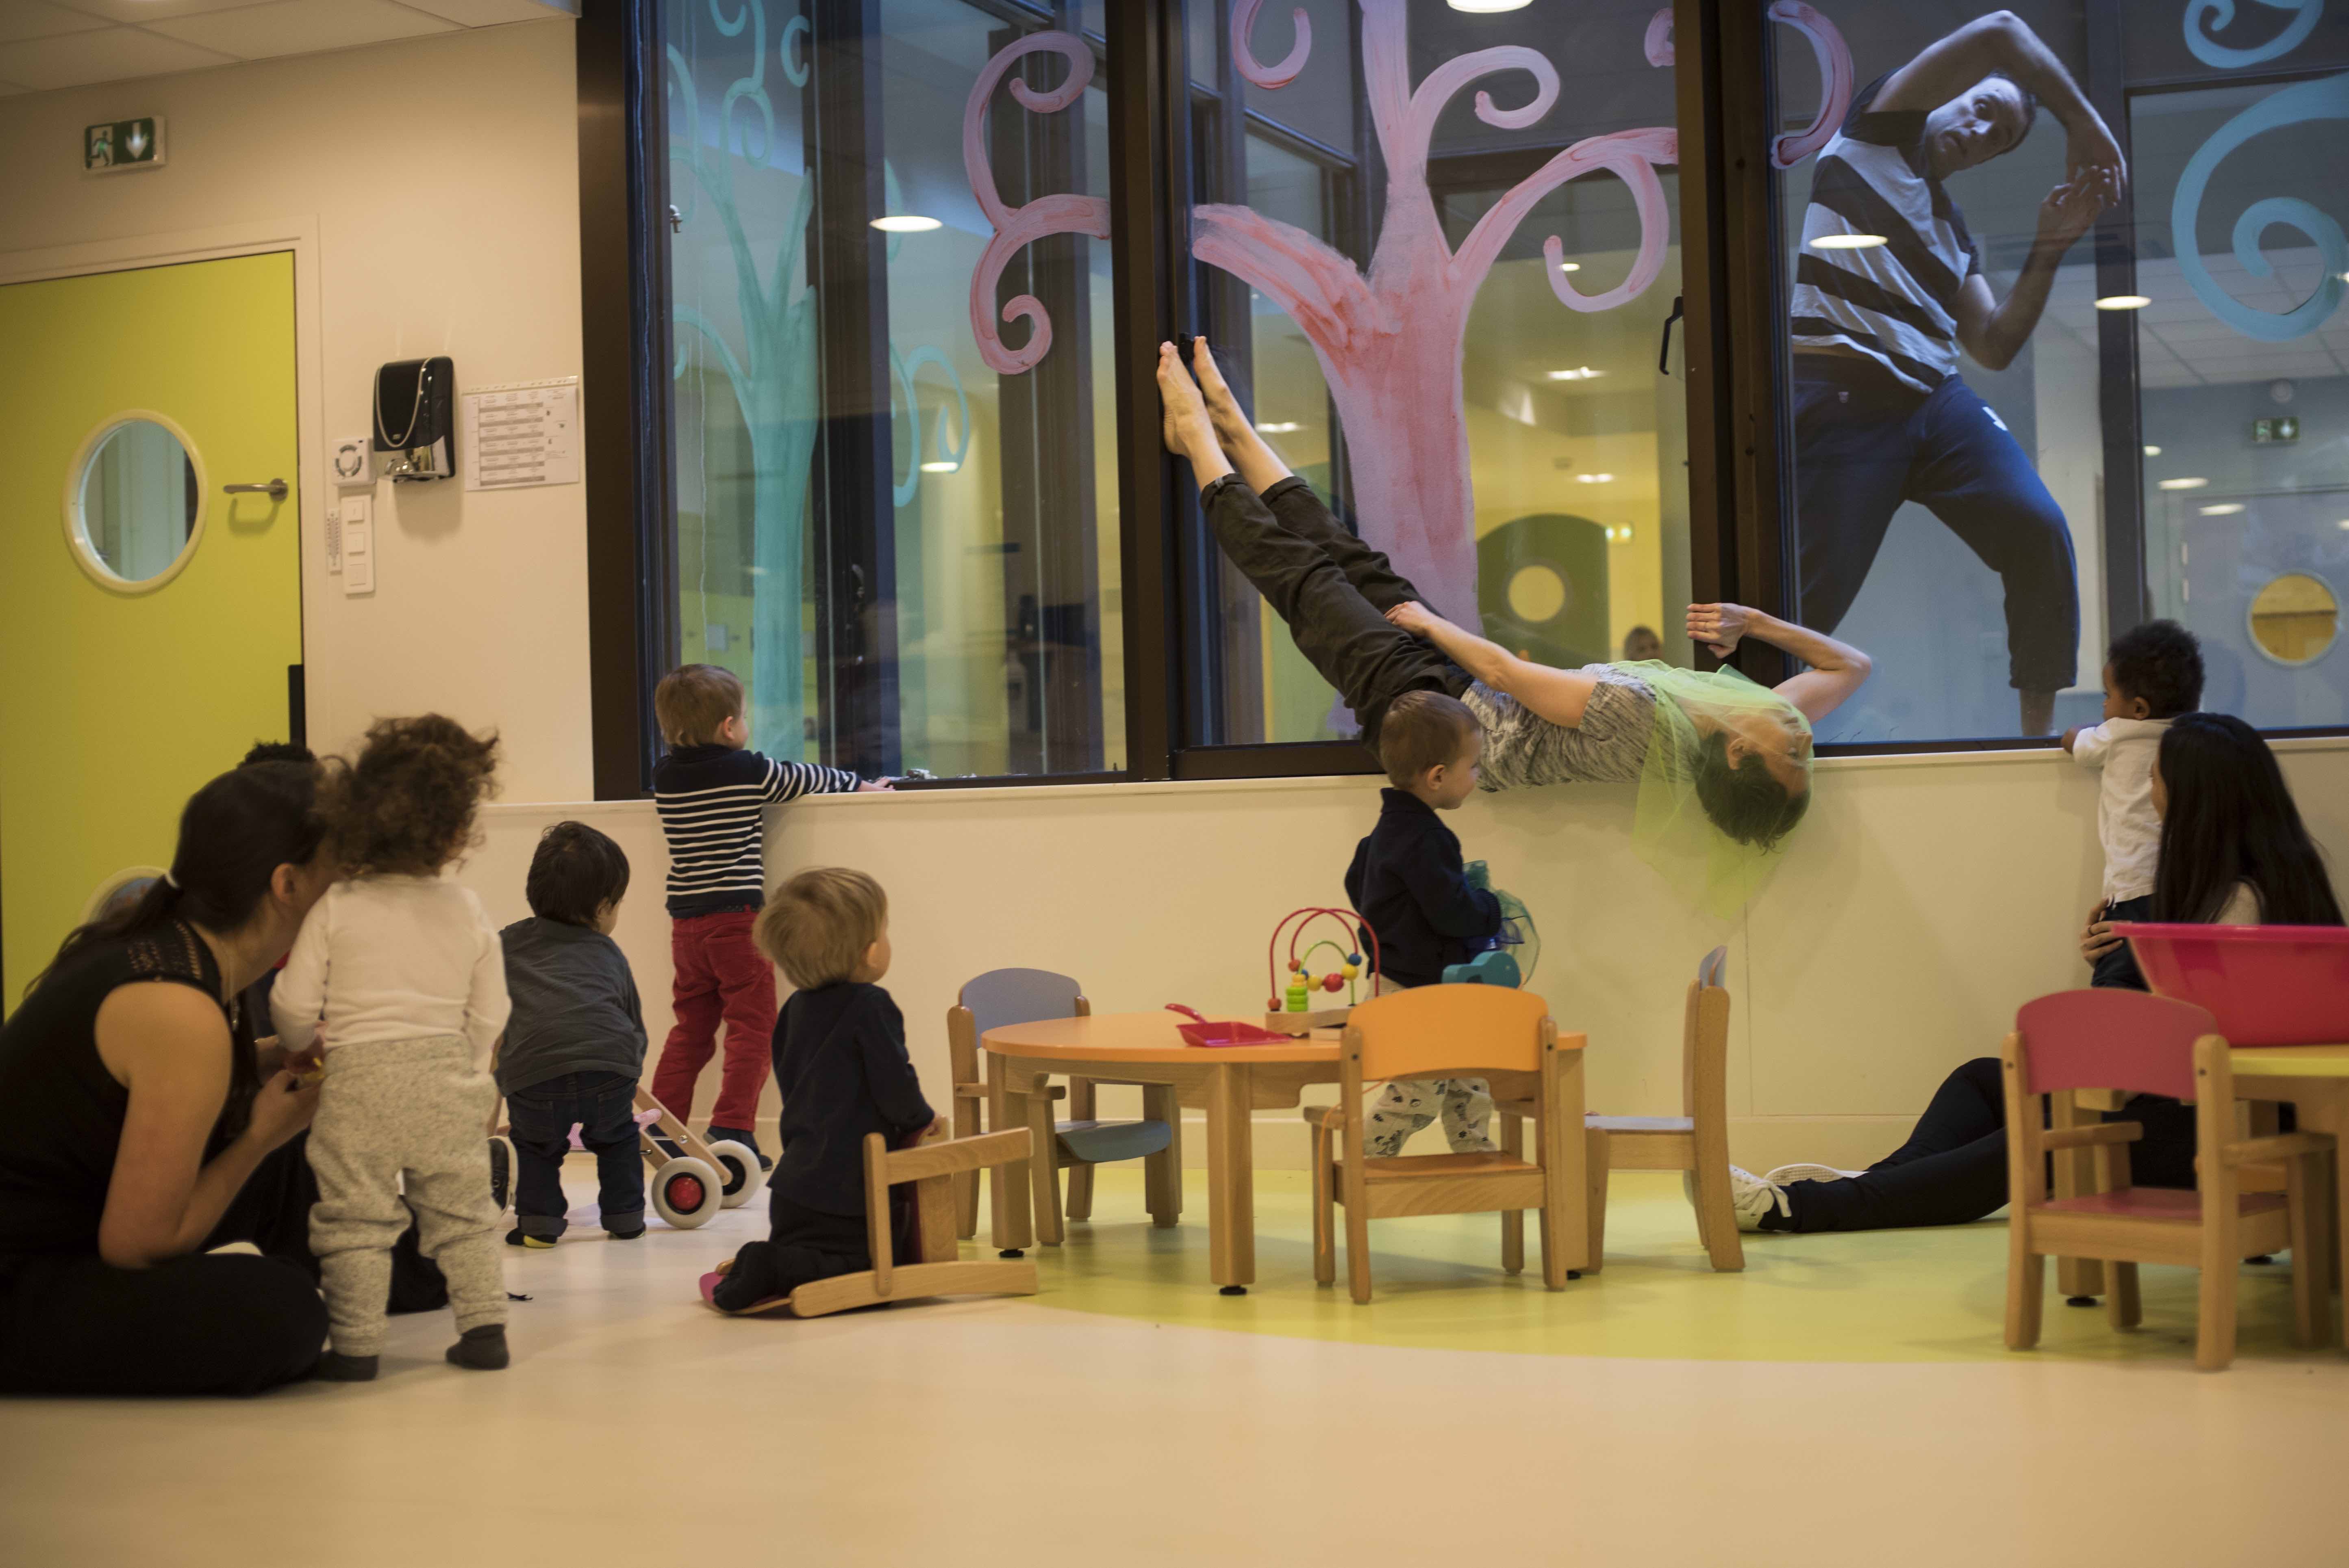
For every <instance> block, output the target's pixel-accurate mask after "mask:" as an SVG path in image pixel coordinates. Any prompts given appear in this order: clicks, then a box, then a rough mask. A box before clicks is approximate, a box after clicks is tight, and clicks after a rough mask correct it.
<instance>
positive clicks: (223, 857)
mask: <svg viewBox="0 0 2349 1568" xmlns="http://www.w3.org/2000/svg"><path fill="white" fill-rule="evenodd" d="M325 841H326V820H325V818H324V817H322V816H321V815H320V814H319V811H318V773H317V769H316V768H314V767H311V766H308V765H306V764H304V763H299V762H257V763H254V764H253V765H252V766H250V767H246V768H238V769H233V770H232V771H230V772H227V773H223V774H222V775H221V776H220V777H219V778H217V779H213V780H212V782H211V783H209V784H207V785H205V786H204V787H203V788H202V789H199V790H197V791H196V792H195V793H194V794H193V795H191V796H190V797H189V798H188V803H187V806H186V807H185V808H184V809H183V810H181V812H180V841H179V846H178V848H177V849H176V850H175V851H173V852H172V855H171V874H170V875H169V876H167V877H160V878H158V879H156V880H155V881H153V882H149V883H148V884H147V887H146V890H145V891H144V892H141V893H140V895H139V896H138V897H137V898H135V899H128V900H118V901H116V902H115V903H113V904H111V905H110V906H109V907H108V908H107V909H105V910H103V911H101V912H100V913H98V917H97V918H96V919H94V920H92V921H90V922H89V923H88V924H86V925H80V926H77V927H75V928H74V930H73V931H72V932H71V933H70V934H67V937H66V939H65V942H64V943H63V944H61V945H60V946H59V947H58V948H57V957H55V958H54V959H51V960H50V961H49V966H48V967H47V969H45V970H43V971H42V972H41V973H40V974H38V975H35V976H34V977H33V983H32V985H28V986H26V988H25V989H26V994H27V995H30V994H31V993H32V992H33V991H35V990H36V989H38V988H39V986H40V985H41V983H42V982H43V981H45V980H47V978H48V977H49V976H51V975H57V974H60V973H62V972H64V971H65V970H66V969H67V968H70V967H71V966H72V965H73V963H74V961H75V960H76V959H77V958H78V957H80V956H81V955H82V954H85V953H88V952H90V951H91V950H93V949H95V948H97V947H99V946H101V945H104V944H109V943H112V942H115V941H118V940H119V939H121V938H123V937H127V936H138V935H140V934H144V933H147V932H151V931H159V930H160V929H162V928H163V927H164V926H166V925H168V924H170V923H171V922H173V921H175V920H184V921H189V922H191V923H194V924H197V925H201V926H203V927H205V928H206V929H207V930H210V931H215V932H229V931H234V930H236V929H237V928H238V927H240V926H242V925H243V924H244V923H245V922H246V921H248V920H250V919H252V918H253V913H254V910H256V909H258V908H259V907H260V906H261V901H262V900H263V899H264V897H266V896H267V895H268V892H269V883H270V879H271V878H272V877H274V875H275V874H276V872H277V868H278V867H279V866H283V865H296V866H299V865H307V864H309V863H310V861H311V858H312V857H313V856H315V855H316V854H317V852H318V846H319V845H320V844H322V843H324V842H325Z"/></svg>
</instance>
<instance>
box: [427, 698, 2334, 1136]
mask: <svg viewBox="0 0 2349 1568" xmlns="http://www.w3.org/2000/svg"><path fill="white" fill-rule="evenodd" d="M2279 749H2280V750H2281V751H2282V752H2283V753H2284V768H2285V772H2286V774H2287V775H2288V776H2289V778H2290V779H2291V780H2292V787H2293V789H2294V791H2295V792H2296V794H2297V795H2298V797H2299V799H2300V803H2301V808H2302V810H2303V811H2304V812H2306V813H2307V815H2308V817H2309V820H2310V825H2311V827H2312V829H2313V830H2314V831H2315V833H2316V834H2317V836H2318V838H2319V840H2320V841H2322V842H2323V844H2324V845H2325V846H2326V848H2327V850H2328V851H2329V852H2330V853H2331V854H2332V856H2333V861H2334V863H2335V865H2336V866H2340V865H2343V864H2349V741H2335V740H2321V741H2286V742H2282V743H2281V744H2280V746H2279ZM1817 789H1818V800H1817V803H1816V806H1815V807H1814V808H1813V810H1812V811H1811V813H1810V816H1809V818H1808V819H1807V820H1806V822H1805V824H1804V826H1803V829H1802V830H1801V832H1800V833H1799V834H1798V835H1796V838H1795V842H1794V845H1793V848H1792V849H1791V850H1790V851H1789V852H1788V854H1787V856H1786V858H1785V863H1784V864H1783V865H1782V866H1781V867H1780V868H1779V870H1778V872H1777V875H1776V877H1775V880H1774V881H1773V882H1771V883H1770V885H1769V886H1768V887H1767V888H1766V889H1764V892H1763V893H1762V895H1761V896H1760V897H1759V898H1758V899H1757V900H1756V901H1755V902H1754V904H1753V905H1752V907H1751V908H1750V909H1749V910H1748V912H1747V913H1746V915H1745V917H1744V920H1742V921H1741V922H1739V923H1737V924H1736V925H1734V926H1733V927H1727V928H1723V927H1716V926H1715V925H1713V923H1710V922H1708V921H1705V920H1704V919H1702V917H1699V916H1697V915H1695V914H1693V913H1691V912H1689V911H1687V910H1685V909H1683V908H1682V907H1680V906H1679V905H1678V904H1677V903H1675V902H1674V900H1673V899H1672V897H1671V894H1669V893H1668V892H1666V891H1665V889H1664V887H1663V884H1662V883H1661V882H1660V881H1659V880H1658V879H1657V878H1656V876H1655V875H1654V873H1652V872H1650V871H1649V870H1648V869H1647V868H1646V867H1645V866H1643V865H1641V864H1640V862H1639V861H1637V860H1636V859H1634V858H1633V856H1632V855H1631V853H1630V847H1629V830H1630V815H1631V789H1630V787H1628V786H1624V787H1611V786H1609V787H1573V788H1566V789H1537V790H1527V791H1523V792H1519V793H1513V794H1507V795H1502V796H1498V797H1489V798H1479V799H1474V800H1471V801H1470V802H1469V803H1468V804H1467V805H1466V806H1465V807H1464V808H1463V809H1462V810H1461V811H1460V813H1459V814H1458V818H1457V826H1458V829H1459V831H1460V834H1461V837H1462V840H1463V841H1464V844H1465V846H1466V848H1467V851H1468V852H1469V853H1470V854H1471V855H1472V856H1477V855H1481V856H1484V857H1485V858H1487V859H1488V860H1490V861H1492V864H1493V870H1494V876H1495V881H1496V882H1498V883H1499V884H1500V885H1502V886H1504V887H1506V888H1509V889H1511V890H1512V891H1514V892H1516V893H1518V894H1519V895H1520V896H1521V897H1523V898H1524V899H1525V900H1526V903H1528V904H1529V905H1530V906H1531V908H1532V910H1533V913H1534V916H1535V919H1536V921H1537V923H1538V925H1539V926H1540V929H1541V934H1542V941H1543V951H1542V957H1541V967H1540V972H1539V973H1538V974H1537V975H1536V977H1535V979H1534V983H1533V989H1535V990H1537V991H1539V992H1540V993H1541V994H1542V995H1545V996H1547V997H1548V998H1549V999H1550V1002H1551V1004H1552V1009H1553V1011H1554V1013H1555V1014H1556V1016H1557V1019H1558V1021H1559V1024H1560V1026H1562V1027H1564V1028H1567V1029H1569V1030H1573V1029H1579V1030H1583V1031H1586V1032H1587V1033H1588V1036H1589V1040H1590V1046H1589V1049H1590V1055H1589V1057H1588V1082H1589V1098H1590V1103H1591V1105H1592V1107H1593V1108H1594V1109H1605V1110H1609V1111H1612V1112H1616V1113H1619V1114H1640V1113H1655V1112H1671V1111H1676V1110H1677V1109H1678V1102H1679V1094H1680V1088H1679V1081H1680V1033H1679V1031H1680V1008H1681V1001H1682V993H1683V991H1684V989H1685V987H1686V985H1687V982H1688V979H1689V977H1690V976H1691V975H1692V974H1693V973H1694V971H1695V966H1696V963H1697V960H1698V958H1699V956H1700V955H1701V954H1703V953H1704V952H1705V951H1706V949H1708V948H1709V947H1711V946H1712V945H1713V944H1714V943H1716V942H1720V941H1723V940H1726V941H1727V942H1728V943H1729V944H1730V954H1731V965H1730V971H1729V975H1730V981H1729V983H1730V987H1731V990H1732V992H1733V997H1734V1004H1733V1014H1732V1029H1733V1032H1732V1035H1731V1055H1730V1107H1731V1114H1732V1116H1733V1118H1734V1119H1735V1126H1734V1128H1733V1133H1732V1148H1733V1151H1734V1154H1735V1157H1736V1158H1737V1159H1738V1160H1739V1161H1740V1162H1741V1163H1744V1164H1748V1165H1750V1166H1753V1167H1754V1168H1756V1169H1762V1168H1766V1167H1767V1166H1770V1165H1774V1164H1777V1163H1780V1162H1782V1161H1788V1160H1795V1159H1809V1160H1824V1161H1831V1162H1835V1163H1847V1164H1848V1163H1862V1162H1865V1161H1868V1160H1870V1159H1874V1158H1877V1157H1878V1156H1881V1155H1883V1154H1885V1153H1887V1152H1889V1150H1891V1149H1892V1148H1893V1147H1894V1146H1895V1145H1897V1144H1898V1143H1899V1140H1900V1139H1901V1137H1902V1136H1903V1135H1904V1134H1905V1133H1906V1131H1907V1130H1908V1127H1909V1122H1910V1121H1912V1120H1913V1119H1914V1118H1915V1117H1916V1115H1917V1113H1918V1112H1919V1111H1920V1110H1921V1109H1923V1108H1924V1104H1925V1101H1926V1099H1928V1097H1930V1094H1931V1093H1932V1090H1933V1088H1934V1086H1935V1085H1937V1084H1938V1083H1939V1082H1940V1079H1941V1077H1942V1075H1943V1074H1945V1073H1946V1072H1947V1071H1948V1070H1949V1069H1950V1068H1951V1067H1953V1066H1955V1065H1956V1064H1957V1063H1959V1062H1961V1061H1963V1060H1965V1059H1966V1058H1968V1057H1977V1056H1988V1055H1995V1054H1996V1052H1997V1049H1998V1043H1999V1039H2000V1037H2001V1036H2002V1035H2003V1034H2004V1032H2005V1031H2006V1029H2007V1028H2008V1027H2009V1026H2010V1024H2011V1020H2012V1019H2013V1014H2014V1009H2015V1006H2017V1005H2018V1004H2019V1003H2021V1002H2023V1001H2024V1000H2026V999H2028V998H2029V997H2031V996H2033V995H2039V994H2041V993H2043V992H2046V991H2054V990H2059V989H2063V988H2064V987H2066V986H2071V985H2080V984H2084V983H2085V969H2084V968H2083V966H2082V965H2080V963H2079V962H2078V959H2077V956H2076V951H2077V950H2076V947H2075V938H2076V933H2077V931H2078V928H2079V924H2080V922H2081V920H2082V918H2083V917H2084V915H2085V913H2086V911H2087V909H2088V907H2089V906H2090V905H2091V904H2092V903H2094V902H2095V894H2096V889H2097V881H2098V873H2099V868H2100V864H2101V862H2100V861H2099V858H2098V854H2097V850H2096V841H2095V776H2094V775H2092V774H2090V773H2088V772H2087V771H2086V770H2085V769H2080V768H2078V767H2075V766H2074V765H2073V764H2072V763H2070V762H2069V761H2068V760H2066V759H2064V758H2062V757H2061V756H2060V755H2059V754H2054V753H2048V752H2021V753H2001V754H1991V755H1966V756H1954V757H1927V758H1852V759H1837V760H1834V761H1829V762H1826V763H1825V764H1823V765H1822V766H1821V768H1820V770H1819V776H1818V780H1817ZM1376 810H1377V805H1376V795H1375V785H1374V782H1373V781H1372V780H1369V779H1278V780H1263V781H1257V782H1242V783H1193V784H1157V785H1142V784H1126V785H1092V786H1079V787H1073V788H1068V789H1051V788H1034V789H969V790H951V791H948V790H937V791H925V792H920V793H906V794H902V795H895V796H887V795H880V796H876V795H863V796H823V797H816V798H813V799H807V800H803V801H801V802H799V803H797V804H794V805H792V806H789V807H784V808H781V809H779V810H776V811H775V812H774V813H772V815H771V819H770V828H769V833H768V866H769V870H770V872H771V874H776V875H779V874H781V872H786V871H789V870H793V869H797V868H800V867H803V866H808V865H813V864H827V863H829V864H842V865H852V866H856V867H860V868H862V869H864V870H865V871H868V872H872V873H873V874H874V875H875V876H877V877H878V878H879V879H880V880H881V882H882V884H883V885H884V886H885V887H886V888H887V889H888V891H889V894H890V898H891V901H892V905H893V908H892V911H891V923H892V936H893V939H894V941H895V946H896V952H897V958H896V968H895V971H894V972H893V973H892V974H891V975H890V976H889V979H888V981H887V985H888V986H889V988H890V990H891V992H892V993H893V994H894V995H895V996H896V998H897V1001H898V1003H899V1005H900V1006H902V1007H903V1008H904V1010H905V1019H906V1025H907V1028H908V1032H909V1035H910V1040H909V1044H910V1045H911V1047H912V1050H913V1055H914V1061H915V1065H916V1067H917V1068H919V1069H920V1071H921V1075H922V1080H923V1083H924V1084H925V1086H926V1087H927V1088H929V1089H930V1091H931V1094H932V1097H933V1101H934V1103H943V1099H944V1085H945V1083H946V1081H947V1056H946V1039H945V1016H946V1009H947V1007H948V1006H951V1005H952V1002H953V999H954V994H955V989H956V987H957V985H959V984H960V983H961V982H962V981H963V980H964V979H965V978H967V977H968V976H969V975H974V974H977V973H978V972H980V971H982V970H985V969H991V968H995V967H998V966H1000V965H1035V966H1037V967H1040V968H1049V969H1058V970H1061V971H1062V972H1064V973H1067V974H1071V975H1076V976H1077V977H1078V978H1079V979H1080V980H1081V981H1082V982H1083V983H1084V985H1085V989H1086V991H1087V993H1088V994H1089V995H1091V996H1092V1001H1093V1005H1094V1006H1095V1008H1096V1009H1097V1010H1100V1011H1118V1012H1123V1011H1137V1010H1147V1009H1151V1008H1155V1007H1158V1006H1161V1005H1163V1004H1164V1003H1167V1002H1178V1001H1179V1002H1186V1003H1189V1004H1191V1005H1193V1006H1199V1007H1202V1008H1206V1009H1225V1010H1229V1011H1232V1012H1236V1013H1244V1012H1247V1011H1248V1010H1249V1009H1252V1008H1254V1007H1257V1006H1261V1005H1262V1002H1263V998H1264V989H1265V984H1266V982H1265V975H1264V961H1265V954H1264V949H1265V943H1266V939H1267V938H1268V936H1269V934H1270V933H1271V930H1272V926H1273V923H1274V922H1275V921H1276V920H1277V919H1278V918H1279V916H1280V915H1281V914H1283V913H1286V912H1288V910H1290V909H1292V908H1295V907H1297V906H1299V905H1301V904H1308V903H1332V902H1341V901H1342V897H1343V894H1342V892H1341V891H1340V886H1339V882H1340V874H1341V873H1342V872H1343V871H1344V868H1345V865H1346V862H1347V859H1348V857H1349V856H1350V853H1351V852H1352V849H1353V844H1354V841H1355V840H1356V839H1357V838H1359V837H1360V836H1361V834H1362V833H1364V832H1366V831H1368V830H1369V827H1370V823H1371V819H1372V817H1373V816H1374V815H1375V813H1376ZM566 814H567V815H576V816H579V817H581V818H583V819H584V820H590V821H593V822H595V824H596V825H597V826H599V827H601V828H603V829H604V830H605V831H607V832H610V833H612V834H613V835H614V836H615V837H616V838H617V839H619V841H621V843H622V844H623V845H624V846H625V847H626V850H627V851H628V854H629V858H630V860H631V861H632V862H633V864H634V866H635V868H636V886H635V889H634V891H632V892H631V894H630V896H629V900H628V903H627V904H626V908H625V911H624V917H623V923H622V925H621V928H620V931H619V937H620V940H621V942H622V944H623V945H624V946H626V948H627V950H628V953H629V956H630V958H631V960H632V962H633V963H634V964H635V965H636V977H637V983H638V985H639V986H640V988H641V989H642V990H643V991H644V993H645V997H646V1003H647V1024H648V1026H650V1027H651V1028H652V1030H653V1033H654V1037H655V1050H656V1051H657V1049H658V1041H659V1037H660V1035H661V1034H662V1032H663V1031H665V1030H666V1028H667V1022H668V1020H667V1008H666V1006H665V999H666V996H667V987H668V976H669V969H668V959H667V922H666V920H665V919H664V918H663V917H662V915H661V913H660V892H659V875H660V872H661V869H662V867H663V866H664V864H665V857H664V855H663V853H662V851H661V847H660V835H659V830H658V828H657V825H656V824H655V822H654V820H653V817H652V812H651V809H650V808H649V806H647V805H643V804H637V803H626V804H619V803H614V804H605V805H600V806H585V807H573V808H558V807H544V808H538V807H521V806H505V807H501V808H498V809H497V810H494V811H493V812H492V815H491V820H490V822H489V837H488V841H487V843H486V844H485V846H484V848H483V850H482V851H481V854H480V855H478V856H477V857H476V858H475V860H474V861H473V862H472V863H471V865H470V866H469V867H468V869H467V872H466V876H467V880H468V881H469V882H471V883H472V884H473V885H474V886H475V887H476V888H477V889H478V890H479V891H480V892H481V894H482V896H483V898H484V899H485V900H487V901H488V902H489V903H490V906H491V910H492V913H493V914H495V915H497V916H499V917H500V918H501V919H506V918H517V917H519V916H520V915H522V914H523V913H526V911H525V910H524V908H523V900H522V878H523V868H524V867H526V866H527V864H528V863H529V858H530V850H531V845H532V843H533V841H534V840H535V838H536V836H537V833H538V831H539V830H540V829H541V828H542V827H543V826H544V824H545V823H547V822H548V821H551V820H557V819H559V818H560V817H562V816H564V815H566ZM2344 885H2349V882H2345V883H2344ZM715 1086H716V1077H715V1068H714V1066H713V1068H712V1069H711V1073H710V1076H709V1078H706V1079H705V1087H704V1088H703V1090H702V1095H701V1099H700V1102H699V1103H698V1106H697V1112H698V1113H699V1114H705V1115H706V1113H707V1111H708V1109H709V1105H708V1101H709V1095H710V1094H711V1093H713V1092H714V1091H715ZM772 1110H773V1107H772V1087H771V1086H770V1088H769V1105H768V1108H767V1114H768V1115H770V1116H771V1114H772ZM1124 1113H1125V1114H1131V1112H1130V1111H1128V1112H1124ZM1258 1121H1259V1130H1258V1144H1259V1150H1260V1157H1261V1158H1263V1159H1264V1160H1266V1161H1268V1162H1272V1163H1287V1164H1299V1163H1302V1158H1303V1153H1304V1145H1303V1141H1302V1136H1301V1133H1300V1132H1299V1128H1300V1127H1301V1123H1300V1122H1299V1120H1298V1119H1297V1116H1296V1113H1295V1112H1293V1111H1278V1112H1274V1111H1266V1112H1262V1113H1259V1118H1258ZM1186 1148H1189V1149H1192V1150H1201V1149H1203V1148H1204V1140H1192V1142H1191V1143H1189V1144H1187V1145H1186Z"/></svg>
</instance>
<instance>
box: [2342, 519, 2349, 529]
mask: <svg viewBox="0 0 2349 1568" xmlns="http://www.w3.org/2000/svg"><path fill="white" fill-rule="evenodd" d="M2341 531H2342V532H2344V533H2349V517H2344V518H2343V519H2342V520H2341Z"/></svg>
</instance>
